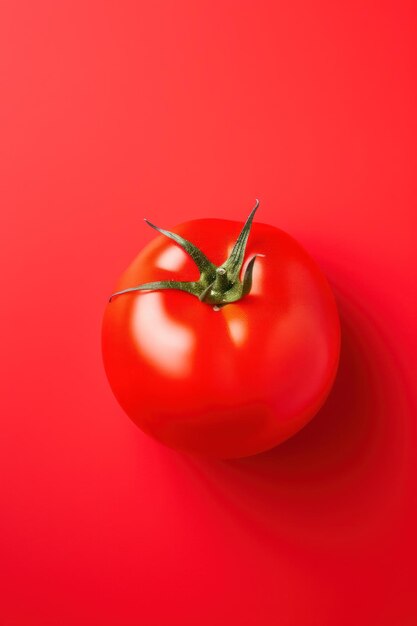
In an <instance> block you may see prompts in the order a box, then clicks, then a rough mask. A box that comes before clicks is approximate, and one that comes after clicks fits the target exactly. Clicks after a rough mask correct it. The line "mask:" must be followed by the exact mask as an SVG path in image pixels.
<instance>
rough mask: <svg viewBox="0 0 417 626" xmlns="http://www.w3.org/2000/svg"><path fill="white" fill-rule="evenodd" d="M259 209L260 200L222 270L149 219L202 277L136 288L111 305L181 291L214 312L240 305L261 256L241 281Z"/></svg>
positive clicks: (161, 282)
mask: <svg viewBox="0 0 417 626" xmlns="http://www.w3.org/2000/svg"><path fill="white" fill-rule="evenodd" d="M258 207H259V200H256V203H255V206H254V207H253V209H252V211H251V213H250V214H249V217H248V218H247V220H246V222H245V224H244V226H243V228H242V230H241V232H240V234H239V236H238V238H237V240H236V243H235V245H234V246H233V249H232V251H231V253H230V255H229V258H228V259H227V260H226V261H225V262H224V263H223V264H222V265H220V266H219V267H216V266H215V265H214V264H213V263H212V262H211V261H210V260H209V259H208V258H207V257H206V255H205V254H204V253H203V252H202V251H201V250H200V249H199V248H197V246H195V245H194V244H193V243H191V242H190V241H187V239H184V238H183V237H181V236H180V235H177V234H176V233H171V232H170V231H168V230H164V229H163V228H159V227H158V226H155V225H154V224H152V223H151V222H149V221H148V220H145V222H146V223H147V224H148V226H150V227H151V228H153V229H155V230H156V231H158V232H159V233H161V235H164V236H165V237H168V238H169V239H172V240H173V241H174V242H175V243H176V244H177V245H179V246H180V247H181V248H182V249H183V250H184V251H185V252H186V253H187V254H189V255H190V257H191V258H192V259H193V261H194V263H195V264H196V265H197V267H198V269H199V271H200V278H199V280H198V281H176V280H165V281H157V282H151V283H145V284H143V285H137V286H136V287H130V288H129V289H123V290H122V291H117V292H116V293H114V294H113V295H112V296H110V302H111V301H112V299H113V298H115V297H116V296H121V295H123V294H127V293H131V292H135V291H149V290H152V291H154V290H159V289H178V290H180V291H185V292H187V293H189V294H191V295H193V296H197V297H198V298H199V299H200V300H201V301H202V302H206V303H208V304H212V305H214V309H215V310H218V309H219V308H220V307H222V306H224V305H225V304H230V303H231V302H236V301H238V300H240V299H241V298H243V297H245V296H247V295H248V294H249V293H250V290H251V288H252V276H253V267H254V264H255V260H256V257H257V256H259V255H255V256H254V257H252V259H251V260H250V261H249V263H248V265H247V268H246V271H245V275H244V277H243V281H241V280H240V273H241V270H242V266H243V263H244V257H245V251H246V244H247V242H248V238H249V234H250V230H251V227H252V222H253V218H254V216H255V213H256V211H257V209H258Z"/></svg>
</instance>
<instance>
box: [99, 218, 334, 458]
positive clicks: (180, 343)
mask: <svg viewBox="0 0 417 626" xmlns="http://www.w3.org/2000/svg"><path fill="white" fill-rule="evenodd" d="M255 209H256V207H255ZM249 227H250V226H249ZM241 228H242V225H241V224H239V223H237V222H233V221H228V220H221V219H202V220H195V221H190V222H186V223H184V224H181V225H179V226H177V227H176V228H175V229H174V231H175V233H177V234H178V235H180V236H182V237H183V238H185V239H187V240H189V241H191V242H192V243H193V244H196V246H198V248H199V249H200V250H201V251H203V252H204V254H205V255H206V257H208V259H210V261H211V262H212V263H214V264H215V266H220V265H221V264H223V263H224V261H225V259H226V258H227V257H228V256H229V254H230V252H231V250H232V249H233V246H234V244H235V242H236V239H237V237H238V235H239V232H240V230H241ZM164 232H165V234H166V231H164ZM168 234H169V233H168ZM241 247H242V246H241ZM244 248H245V246H244V245H243V253H244V252H245V249H244ZM240 252H241V256H242V255H243V253H242V250H240ZM255 255H262V256H258V258H257V259H256V263H255V264H254V268H253V282H252V286H251V289H250V292H249V294H248V295H243V297H241V298H240V299H238V300H237V301H235V302H232V303H230V304H226V305H225V306H221V303H220V305H219V306H214V305H213V301H211V303H207V302H203V301H201V300H199V299H198V298H197V297H195V296H194V295H192V294H190V293H186V292H184V291H179V290H174V289H156V290H152V291H134V292H128V293H124V294H123V295H118V296H117V297H115V298H113V299H112V300H111V302H109V304H108V305H107V307H106V310H105V314H104V321H103V332H102V347H103V357H104V365H105V370H106V373H107V376H108V379H109V382H110V385H111V387H112V389H113V392H114V394H115V396H116V398H117V400H118V401H119V403H120V404H121V406H122V407H123V409H124V410H125V411H126V413H127V414H128V415H129V417H130V418H131V419H132V420H133V421H134V422H135V423H136V424H137V425H138V426H139V427H140V428H141V429H142V430H143V431H145V432H146V433H148V434H149V435H152V436H153V437H155V438H156V439H158V440H159V441H161V442H163V443H165V444H167V445H168V446H172V447H174V448H177V449H180V450H184V451H189V452H192V453H198V454H203V455H209V456H215V457H219V458H237V457H242V456H247V455H252V454H256V453H258V452H261V451H263V450H267V449H269V448H272V447H273V446H275V445H277V444H279V443H280V442H282V441H284V440H285V439H287V438H288V437H290V436H291V435H293V434H294V433H296V432H297V431H298V430H300V429H301V428H302V427H303V426H304V425H305V424H306V423H307V422H308V421H309V420H310V419H311V418H312V417H313V416H314V415H315V414H316V413H317V411H318V409H319V408H320V406H321V405H322V404H323V402H324V400H325V398H326V396H327V395H328V393H329V390H330V388H331V386H332V383H333V380H334V377H335V374H336V370H337V365H338V360H339V350H340V325H339V318H338V313H337V309H336V305H335V301H334V297H333V294H332V292H331V290H330V287H329V285H328V283H327V281H326V279H325V278H324V276H323V274H322V273H321V271H320V270H319V268H318V267H317V265H316V264H315V263H314V261H313V260H312V259H311V258H310V256H309V255H308V254H307V252H306V251H305V250H304V249H303V248H302V247H301V246H300V245H299V244H298V243H297V242H296V241H295V240H294V239H293V238H292V237H290V236H289V235H288V234H286V233H285V232H283V231H282V230H279V229H278V228H275V227H273V226H269V225H266V224H258V223H255V224H253V226H252V230H251V232H250V236H249V239H248V243H247V247H246V256H245V262H244V265H243V268H242V272H244V269H245V267H247V265H248V263H249V262H250V260H251V259H252V258H253V257H254V256H255ZM252 264H253V262H252ZM238 269H239V270H240V268H238ZM235 270H236V267H235ZM238 274H239V275H242V273H241V272H240V271H238ZM212 277H213V276H212ZM198 279H199V271H198V269H197V267H196V265H195V262H194V260H193V259H192V258H191V257H190V256H189V255H188V254H187V253H186V252H185V251H184V250H183V249H182V248H181V247H179V246H178V245H177V244H176V243H175V242H173V241H172V239H170V238H168V237H166V236H164V235H163V234H161V235H158V236H157V237H156V238H155V239H154V240H153V241H152V242H151V243H150V244H149V245H147V246H146V247H145V248H144V249H143V250H142V251H141V252H140V253H139V255H138V256H137V257H136V259H135V260H134V261H133V263H132V264H131V265H130V267H129V268H128V269H127V270H126V271H125V273H124V274H123V275H122V277H121V279H120V282H119V285H118V287H119V289H120V290H124V289H129V288H132V287H134V286H135V285H140V284H143V283H145V284H146V283H149V282H153V281H172V280H175V281H194V282H193V283H192V284H193V285H195V284H196V281H198ZM164 284H165V285H167V283H166V282H165V283H164ZM206 291H207V290H206ZM200 292H201V288H200ZM213 293H214V292H213ZM209 300H210V294H209Z"/></svg>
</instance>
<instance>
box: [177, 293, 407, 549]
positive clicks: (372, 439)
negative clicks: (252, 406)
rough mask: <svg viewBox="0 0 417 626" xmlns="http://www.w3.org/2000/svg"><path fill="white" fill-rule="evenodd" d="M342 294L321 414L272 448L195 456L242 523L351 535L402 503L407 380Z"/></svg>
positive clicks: (373, 327) (372, 324)
mask: <svg viewBox="0 0 417 626" xmlns="http://www.w3.org/2000/svg"><path fill="white" fill-rule="evenodd" d="M336 295H337V302H338V307H339V312H340V317H341V326H342V348H341V359H340V365H339V369H338V374H337V376H336V380H335V383H334V386H333V388H332V391H331V392H330V395H329V397H328V399H327V401H326V403H325V405H324V406H323V407H322V409H321V410H320V412H319V413H318V414H317V415H316V417H315V418H314V419H313V420H312V421H311V422H310V423H309V424H308V425H307V426H306V427H305V428H304V429H303V430H302V431H300V432H299V433H298V434H297V435H295V436H294V437H292V438H291V439H289V440H287V441H286V442H284V443H282V444H281V445H280V446H278V447H277V448H275V449H273V450H271V451H269V452H266V453H263V454H259V455H257V456H253V457H248V458H245V459H239V460H233V461H225V462H221V463H220V462H219V463H209V462H207V461H202V460H200V461H198V460H196V459H188V460H187V463H189V464H190V465H191V466H192V467H193V468H194V471H196V472H197V473H198V474H199V476H200V478H201V480H203V481H204V483H205V484H206V486H207V488H208V489H209V491H210V493H211V494H212V496H213V497H215V498H217V499H218V500H219V501H220V502H221V504H222V506H223V507H228V508H229V509H230V510H231V511H233V512H234V514H235V515H238V516H239V518H240V519H241V520H242V521H244V520H245V519H246V521H247V522H248V523H249V522H250V523H253V521H254V520H257V521H258V522H260V521H261V520H262V524H263V525H264V526H265V524H267V525H271V524H272V526H273V527H275V528H281V530H284V529H285V528H287V529H289V528H291V529H292V531H291V532H293V531H294V528H297V527H298V529H299V530H302V531H303V532H304V533H307V534H308V533H316V532H317V530H318V528H321V530H323V531H324V532H327V533H331V534H333V536H334V535H335V533H336V534H337V533H338V532H339V531H340V532H341V533H342V536H346V532H347V530H346V524H348V527H349V528H350V531H352V529H353V528H354V527H356V529H357V527H358V525H359V526H361V528H362V530H365V529H366V528H368V529H370V528H371V527H373V529H374V526H373V524H374V523H375V520H377V519H378V518H379V516H383V517H384V519H385V520H386V519H387V516H388V517H389V515H390V514H391V512H392V510H393V509H395V507H396V505H397V502H398V499H399V497H400V495H401V481H402V473H403V453H404V445H405V439H406V434H405V422H406V419H405V416H406V407H405V402H406V400H405V397H406V395H405V389H404V382H403V381H402V379H401V375H400V370H399V368H398V367H397V364H396V362H395V358H394V356H393V354H392V352H391V351H390V349H389V347H388V346H387V344H386V342H385V341H384V338H383V336H382V334H381V333H380V332H379V330H378V329H377V326H376V324H375V322H374V320H372V319H371V318H370V317H369V316H368V315H367V314H366V313H365V312H364V311H363V310H362V309H361V307H360V306H358V305H356V304H354V303H353V302H352V300H351V299H349V298H347V297H345V296H344V295H343V294H341V293H340V292H336ZM324 519H325V520H327V524H325V525H324V527H323V520H324ZM337 529H339V531H338V530H337ZM355 532H356V531H355ZM369 532H371V531H369ZM372 532H373V531H372ZM315 538H316V539H317V537H315Z"/></svg>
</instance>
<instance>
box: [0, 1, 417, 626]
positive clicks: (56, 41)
mask: <svg viewBox="0 0 417 626" xmlns="http://www.w3.org/2000/svg"><path fill="white" fill-rule="evenodd" d="M0 13H1V15H0V30H1V32H0V62H1V68H0V80H1V99H0V115H1V122H0V123H1V131H0V132H1V134H0V137H1V141H0V196H1V197H0V203H1V205H0V206H1V214H0V219H1V224H0V234H1V238H2V243H1V246H0V257H1V268H2V271H1V291H2V297H1V308H0V311H1V325H0V334H1V337H0V346H1V359H0V367H1V376H0V384H1V396H0V397H1V438H0V468H1V476H2V480H1V488H0V489H1V512H0V513H1V514H0V562H1V570H0V575H1V579H2V580H1V584H0V624H1V625H2V626H58V625H59V626H84V625H87V624H88V625H89V626H133V625H141V626H195V625H199V626H212V625H213V624H217V625H219V626H225V625H235V624H236V625H239V626H275V625H279V626H334V625H338V626H352V624H355V626H358V625H360V626H362V625H363V626H373V625H375V626H413V625H415V624H417V597H416V593H415V590H416V587H417V581H416V568H415V563H416V527H417V514H416V482H417V471H416V458H417V441H416V412H417V411H416V404H417V403H416V374H417V371H416V362H417V358H416V354H417V340H416V319H415V318H416V305H417V297H416V278H415V275H416V267H417V241H416V235H415V230H416V226H417V218H416V200H417V184H416V164H417V163H416V140H417V122H416V108H417V107H416V105H417V102H416V100H417V99H416V95H417V88H416V51H417V44H416V40H417V32H416V31H417V27H416V24H417V19H416V17H417V15H416V9H415V3H414V2H411V1H410V2H403V1H401V0H400V1H399V2H394V1H391V2H385V1H383V2H376V1H375V2H371V1H368V0H367V1H366V2H359V1H358V2H350V3H342V2H331V1H328V2H324V1H319V2H307V1H302V0H296V1H295V2H273V1H272V0H271V1H270V2H265V1H260V2H257V3H255V2H247V1H243V2H232V1H230V0H221V1H220V0H215V1H214V2H213V1H211V2H208V1H205V0H204V1H202V2H201V1H200V2H192V1H191V0H188V1H185V0H180V1H179V2H178V1H175V2H174V1H172V2H171V1H170V2H168V1H163V2H133V1H130V0H126V1H122V2H108V1H103V2H98V1H94V0H93V1H87V2H81V1H75V2H73V1H71V2H70V1H67V0H64V1H63V2H53V1H52V0H51V1H46V0H41V1H40V2H30V1H29V0H27V1H26V2H24V1H21V0H6V1H5V2H2V3H1V8H0ZM255 197H259V198H260V200H261V208H260V210H259V214H258V219H259V220H260V221H264V222H269V223H271V224H275V225H277V226H279V227H281V228H283V229H284V230H286V231H288V232H289V233H290V234H291V235H293V236H294V237H296V238H297V239H298V240H299V241H300V242H301V243H302V244H303V245H304V246H305V247H306V248H307V250H308V251H309V252H310V253H311V255H312V256H313V257H314V258H315V259H316V260H317V261H318V263H319V264H320V265H321V267H322V269H323V271H324V272H325V273H326V275H327V276H328V278H329V280H330V282H331V284H332V285H333V287H334V289H335V292H336V294H337V298H338V303H339V307H340V313H341V317H342V324H343V347H342V348H343V349H342V359H341V365H340V371H339V375H338V378H337V380H336V384H335V387H334V391H333V392H332V394H331V396H330V398H329V400H328V402H327V404H326V406H325V408H324V409H323V410H322V411H321V413H320V414H319V415H318V416H317V417H316V418H315V420H313V421H312V422H311V423H310V424H309V425H308V426H307V427H306V428H305V429H304V430H303V431H302V432H301V433H300V434H298V435H297V436H295V437H294V438H293V439H292V440H290V441H288V442H287V443H285V444H283V445H282V446H280V447H279V448H277V449H276V450H274V451H272V452H270V453H267V454H264V455H261V456H260V457H253V458H250V459H247V460H244V461H235V462H229V463H226V462H222V463H221V462H212V463H208V462H204V463H203V462H201V461H198V460H195V459H194V460H193V459H190V458H187V457H185V456H181V455H179V454H177V453H175V452H173V451H171V450H168V449H165V448H164V447H162V446H160V445H159V444H157V443H155V442H153V441H151V440H150V439H148V438H147V437H146V436H145V435H143V434H142V433H141V432H140V431H139V430H138V429H137V428H136V427H135V426H134V425H133V423H131V422H130V420H129V419H128V418H127V417H126V416H125V415H124V414H123V412H122V410H121V409H120V408H119V406H118V405H117V403H116V401H115V400H114V398H113V396H112V394H111V391H110V388H109V386H108V384H107V381H106V379H105V375H104V371H103V367H102V362H101V354H100V324H101V317H102V312H103V308H104V306H105V302H106V298H107V296H108V295H109V293H110V292H111V291H112V289H113V287H114V284H115V282H116V279H117V277H118V275H119V274H120V273H121V272H122V271H123V270H124V268H125V267H126V266H127V264H128V263H129V262H130V261H131V260H132V258H133V257H134V256H135V255H136V253H137V251H138V249H139V248H140V247H141V246H143V245H144V244H145V243H146V242H147V241H149V240H150V239H151V237H152V236H153V232H152V231H150V229H147V228H146V226H145V225H144V224H143V222H142V217H148V218H149V219H152V220H153V221H155V222H156V223H158V224H160V225H161V226H166V227H172V226H174V225H175V223H179V222H182V221H185V220H187V219H193V218H199V217H211V216H214V217H227V218H229V219H243V218H244V217H246V215H247V213H248V210H250V208H251V206H252V205H253V202H254V199H255Z"/></svg>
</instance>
